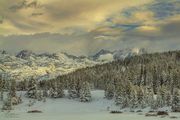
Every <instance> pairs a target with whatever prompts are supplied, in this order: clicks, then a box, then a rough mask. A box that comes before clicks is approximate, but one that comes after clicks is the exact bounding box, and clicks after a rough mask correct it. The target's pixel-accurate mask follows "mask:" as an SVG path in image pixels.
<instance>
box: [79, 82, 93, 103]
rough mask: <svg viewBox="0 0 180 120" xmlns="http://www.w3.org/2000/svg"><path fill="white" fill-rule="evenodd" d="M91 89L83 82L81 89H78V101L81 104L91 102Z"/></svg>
mask: <svg viewBox="0 0 180 120" xmlns="http://www.w3.org/2000/svg"><path fill="white" fill-rule="evenodd" d="M91 100H92V98H91V89H90V85H89V83H88V82H83V83H82V87H81V89H80V101H81V102H89V101H91Z"/></svg>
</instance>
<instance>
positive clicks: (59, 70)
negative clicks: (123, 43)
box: [0, 48, 145, 80]
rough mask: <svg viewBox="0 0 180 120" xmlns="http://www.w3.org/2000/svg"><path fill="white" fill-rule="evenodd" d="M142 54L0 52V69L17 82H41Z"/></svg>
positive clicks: (143, 51) (129, 51)
mask: <svg viewBox="0 0 180 120" xmlns="http://www.w3.org/2000/svg"><path fill="white" fill-rule="evenodd" d="M143 53H145V50H144V49H137V48H136V49H125V50H115V51H109V50H104V49H102V50H100V51H99V52H97V53H95V54H94V55H92V56H74V55H71V54H68V53H64V52H59V53H41V54H37V53H34V52H32V51H29V50H22V51H20V52H19V53H18V54H17V55H10V54H8V53H7V52H6V51H0V67H1V68H3V69H5V70H6V73H8V76H11V77H13V78H15V79H18V80H23V79H28V78H29V77H31V76H34V77H37V78H41V80H42V79H51V78H53V77H56V76H58V75H60V74H67V73H69V72H72V71H75V70H76V69H79V68H84V67H87V66H94V65H97V64H102V63H106V62H110V61H113V60H118V59H124V58H126V57H131V56H133V55H139V54H143ZM0 72H1V71H0ZM48 76H49V77H48Z"/></svg>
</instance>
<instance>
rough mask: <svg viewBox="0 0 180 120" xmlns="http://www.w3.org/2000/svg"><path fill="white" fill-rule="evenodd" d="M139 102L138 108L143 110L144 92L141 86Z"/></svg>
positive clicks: (138, 92) (138, 95)
mask: <svg viewBox="0 0 180 120" xmlns="http://www.w3.org/2000/svg"><path fill="white" fill-rule="evenodd" d="M137 101H138V107H141V108H144V107H145V100H144V90H143V88H142V87H141V86H140V87H137Z"/></svg>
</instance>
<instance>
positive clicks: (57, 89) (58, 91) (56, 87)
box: [50, 82, 64, 98]
mask: <svg viewBox="0 0 180 120" xmlns="http://www.w3.org/2000/svg"><path fill="white" fill-rule="evenodd" d="M63 96H64V90H63V84H62V83H59V82H54V84H53V87H52V88H51V89H50V97H52V98H62V97H63Z"/></svg>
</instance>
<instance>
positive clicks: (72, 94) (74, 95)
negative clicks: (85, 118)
mask: <svg viewBox="0 0 180 120" xmlns="http://www.w3.org/2000/svg"><path fill="white" fill-rule="evenodd" d="M68 94H69V98H70V99H74V98H78V97H79V95H78V92H77V90H76V86H75V83H74V82H70V84H69V85H68Z"/></svg>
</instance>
